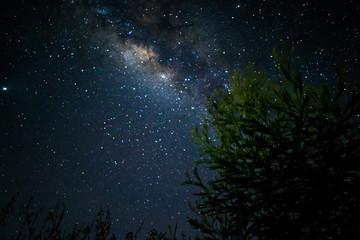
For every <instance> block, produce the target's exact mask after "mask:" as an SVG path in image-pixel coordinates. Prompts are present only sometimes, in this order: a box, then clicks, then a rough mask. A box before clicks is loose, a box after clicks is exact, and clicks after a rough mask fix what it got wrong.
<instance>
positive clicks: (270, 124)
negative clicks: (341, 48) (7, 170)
mask: <svg viewBox="0 0 360 240" xmlns="http://www.w3.org/2000/svg"><path fill="white" fill-rule="evenodd" d="M273 55H274V57H275V59H276V64H277V67H278V70H279V79H278V81H277V82H274V81H271V80H269V78H268V76H266V75H265V74H263V73H259V72H258V71H256V70H255V68H254V67H253V66H249V67H248V68H247V69H246V71H244V72H243V73H242V74H240V73H235V74H234V75H233V76H232V77H231V78H230V80H229V85H228V88H223V89H219V90H218V91H217V92H216V94H215V95H214V96H213V97H211V98H209V103H210V104H209V106H208V112H209V115H208V116H206V117H204V118H203V121H202V123H201V124H200V126H197V127H195V129H194V135H195V138H196V141H197V144H198V145H199V146H200V149H201V154H202V158H201V159H200V160H198V161H197V162H196V164H197V165H203V166H205V167H206V168H207V169H210V170H212V171H213V173H215V178H214V179H212V180H210V181H207V182H204V181H203V179H202V178H201V177H200V174H199V172H198V169H197V168H195V169H194V172H193V174H189V173H187V181H186V182H185V184H190V185H195V186H197V187H200V189H201V191H200V192H198V193H195V199H196V201H195V203H193V204H191V205H190V207H191V208H192V210H193V211H194V212H195V214H196V215H197V217H194V218H189V223H190V224H191V226H192V227H193V228H195V229H199V230H200V232H201V234H202V236H200V237H198V236H197V237H195V239H360V187H359V186H360V122H359V120H360V95H359V94H358V92H356V90H355V89H351V88H350V87H349V86H347V85H346V83H345V81H344V77H343V73H342V72H341V71H340V70H339V71H338V79H337V83H338V85H337V87H336V88H334V89H331V88H329V87H328V86H323V87H322V88H315V87H311V86H307V85H306V84H304V82H303V80H302V75H301V72H300V65H299V64H298V63H296V62H295V61H293V60H291V59H293V58H291V56H290V57H286V56H285V55H284V54H278V52H276V51H274V52H273ZM289 59H290V60H289ZM15 200H16V198H15V197H14V198H13V199H11V200H10V201H9V203H8V204H7V205H6V206H5V207H4V208H3V209H2V212H1V215H0V232H1V227H2V226H4V225H5V224H7V222H6V220H7V218H8V217H9V216H10V215H12V214H17V213H14V212H15V210H14V209H15V207H14V204H15ZM31 201H32V200H31V199H30V201H29V202H28V203H26V204H24V205H23V206H22V207H21V210H20V213H19V218H20V219H21V220H22V226H21V229H19V230H18V231H16V232H15V233H14V235H12V236H1V235H0V238H1V237H8V238H9V239H59V240H60V239H69V240H70V239H127V240H130V239H132V240H134V239H138V238H139V237H138V235H139V233H140V232H141V230H142V228H143V226H140V227H139V228H138V230H137V231H135V232H129V233H127V234H126V236H124V237H123V238H122V237H119V236H117V235H115V234H113V233H111V217H110V211H109V210H108V209H107V210H103V209H100V210H99V212H98V214H97V215H96V216H95V218H94V220H93V221H91V222H89V223H85V224H84V225H81V226H80V225H75V226H74V228H73V230H71V231H70V232H66V231H65V230H64V229H63V225H62V224H63V220H64V216H65V214H66V209H65V207H64V206H62V205H60V204H57V205H56V206H55V207H54V209H53V210H51V211H50V212H49V213H48V214H47V215H46V217H45V219H44V220H43V221H40V220H39V218H40V216H41V214H40V213H41V211H34V210H32V208H31V206H32V204H31V203H32V202H31ZM145 227H146V226H145ZM144 238H145V239H151V240H161V239H163V240H168V239H173V240H175V239H177V226H175V227H174V228H172V227H171V226H169V229H168V232H167V233H162V232H158V231H157V230H156V229H152V230H151V231H150V232H147V233H146V234H145V237H144ZM144 238H143V239H144ZM181 239H186V236H185V235H184V234H182V235H181ZM188 239H190V238H188Z"/></svg>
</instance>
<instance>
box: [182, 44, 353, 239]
mask: <svg viewBox="0 0 360 240" xmlns="http://www.w3.org/2000/svg"><path fill="white" fill-rule="evenodd" d="M273 56H274V57H275V59H276V61H277V67H278V70H279V73H280V75H279V81H278V83H275V82H274V81H270V80H269V79H268V76H266V75H265V74H262V73H259V72H257V71H256V70H255V69H254V67H253V66H250V67H249V68H248V69H247V70H246V71H245V72H244V73H243V74H239V73H236V74H234V75H233V76H232V77H231V78H230V82H229V87H228V89H227V88H225V89H220V90H218V92H217V93H216V95H215V96H214V97H212V98H211V99H210V105H209V106H208V112H209V116H208V117H204V119H203V121H202V123H201V125H200V126H198V127H196V128H195V129H194V134H195V136H196V140H197V143H198V144H199V146H200V148H201V153H202V158H201V159H200V160H199V161H197V164H200V165H204V166H206V167H207V168H208V169H211V170H214V171H215V173H216V177H215V178H214V179H213V180H211V181H209V182H207V183H204V182H203V181H202V179H201V177H200V176H199V174H198V171H197V169H195V171H194V173H193V174H192V175H190V174H188V181H187V183H188V184H192V185H195V186H198V187H200V188H201V191H200V192H199V193H196V194H195V196H196V202H195V203H194V204H193V205H192V208H193V210H194V212H195V213H197V215H198V217H197V218H192V219H190V220H189V223H190V224H191V225H192V226H193V227H194V228H197V229H200V230H201V232H202V234H203V238H204V239H360V187H359V186H360V180H359V179H360V178H359V177H360V122H359V119H360V115H359V114H360V101H359V100H360V99H359V97H360V95H359V94H358V92H356V91H355V90H354V89H353V90H352V89H350V87H349V86H346V83H345V81H344V78H343V73H342V72H341V71H340V70H339V71H338V75H337V78H338V79H337V84H338V85H337V87H336V88H335V89H331V88H329V87H328V86H323V87H322V88H315V87H311V86H307V85H305V84H304V82H303V80H302V75H301V72H300V70H299V69H300V63H297V62H296V61H295V60H290V61H289V60H288V59H289V57H286V56H285V55H284V54H278V52H276V51H274V52H273ZM290 59H294V58H291V57H290ZM345 91H346V92H345Z"/></svg>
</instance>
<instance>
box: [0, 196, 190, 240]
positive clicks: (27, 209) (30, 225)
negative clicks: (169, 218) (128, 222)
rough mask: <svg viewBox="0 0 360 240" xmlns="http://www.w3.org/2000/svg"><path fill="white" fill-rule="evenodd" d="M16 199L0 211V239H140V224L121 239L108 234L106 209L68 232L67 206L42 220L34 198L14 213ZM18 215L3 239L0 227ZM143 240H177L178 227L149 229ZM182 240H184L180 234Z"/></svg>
mask: <svg viewBox="0 0 360 240" xmlns="http://www.w3.org/2000/svg"><path fill="white" fill-rule="evenodd" d="M15 202H16V196H14V197H13V198H12V199H11V200H10V201H9V202H8V203H7V204H6V206H5V207H4V208H3V209H2V210H1V215H0V239H12V240H23V239H26V240H90V239H95V240H105V239H108V240H116V239H124V240H136V239H139V236H138V235H139V233H140V232H141V231H142V229H143V225H141V226H139V228H138V229H137V231H136V232H128V233H127V234H126V235H125V236H124V237H121V236H118V235H115V234H114V233H111V231H110V230H111V225H112V220H111V216H110V211H109V209H106V210H104V209H101V208H100V209H99V211H98V213H97V214H96V216H95V217H94V219H93V220H92V221H91V222H88V223H83V225H81V226H80V225H79V224H76V225H75V226H74V227H73V229H72V230H71V231H67V230H66V229H65V227H64V217H65V215H66V213H67V210H66V207H65V206H64V205H60V204H59V203H57V204H56V205H55V206H54V208H53V209H52V210H51V211H49V212H48V213H47V215H46V216H45V218H44V219H41V217H42V214H41V213H42V211H43V209H40V210H34V209H33V207H32V206H33V199H32V198H30V199H29V201H28V202H27V203H26V204H23V205H21V207H20V211H19V212H16V211H15V209H16V208H17V207H16V206H15ZM12 214H17V216H18V217H19V219H20V220H21V226H20V227H19V229H15V232H14V233H13V234H12V235H11V236H3V233H2V227H3V226H4V225H5V224H11V223H7V222H6V220H7V219H8V218H9V216H10V215H12ZM144 235H145V237H144V238H140V239H146V240H176V239H177V237H176V236H177V225H176V226H175V228H172V227H171V225H169V226H168V232H167V233H163V232H159V231H157V230H156V229H152V230H150V231H149V232H147V233H145V234H144ZM181 237H182V238H181V239H183V240H184V239H190V238H186V237H185V235H184V234H181Z"/></svg>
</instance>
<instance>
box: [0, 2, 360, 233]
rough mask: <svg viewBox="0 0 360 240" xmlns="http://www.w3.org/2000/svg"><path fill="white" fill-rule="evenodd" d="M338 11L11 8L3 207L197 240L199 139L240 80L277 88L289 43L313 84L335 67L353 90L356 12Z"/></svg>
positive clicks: (282, 6)
mask: <svg viewBox="0 0 360 240" xmlns="http://www.w3.org/2000/svg"><path fill="white" fill-rule="evenodd" d="M338 2H340V1H338ZM338 2H337V1H326V2H325V3H324V4H323V3H322V1H316V3H310V2H306V1H298V2H297V3H292V1H280V0H279V1H265V0H261V1H205V0H204V1H166V0H164V1H110V0H109V1H95V0H88V1H85V0H84V1H81V0H76V1H75V0H73V1H44V2H43V3H36V1H35V2H34V3H33V2H32V1H11V4H10V5H9V4H8V6H6V7H5V6H2V7H1V9H2V10H1V22H0V24H1V34H2V35H1V51H2V54H1V56H0V59H1V62H0V63H1V72H0V80H1V89H2V90H1V93H0V97H1V106H0V107H1V113H0V114H1V123H0V125H1V126H0V129H1V142H2V145H1V149H0V151H1V152H0V164H1V173H0V174H1V175H0V203H1V204H3V203H4V202H5V201H7V200H8V199H10V198H11V196H12V195H13V194H14V193H15V192H16V191H20V199H19V202H21V201H26V199H27V198H28V197H30V196H33V197H34V199H35V205H36V206H37V207H38V206H44V207H45V208H51V207H52V206H54V204H55V202H56V201H58V200H60V201H63V202H64V203H65V204H66V205H67V207H68V211H69V212H68V218H69V221H68V224H69V225H72V224H73V223H74V222H76V221H79V222H82V221H87V220H90V219H91V217H92V216H94V214H95V213H96V211H97V210H98V209H99V207H100V206H109V207H110V210H111V212H112V216H113V218H114V231H116V232H118V233H119V234H125V233H126V232H127V231H130V230H136V229H137V227H138V226H139V225H140V224H141V222H144V226H146V227H147V228H150V227H152V226H154V227H157V228H159V229H161V230H166V228H167V224H168V223H171V224H174V223H176V222H177V223H178V224H179V229H183V230H184V231H186V232H190V231H191V230H190V227H189V226H188V225H187V223H186V216H187V215H190V214H191V212H190V211H189V208H188V201H189V200H191V199H192V197H191V192H192V191H194V189H193V188H190V187H188V186H180V185H181V183H182V182H183V181H184V180H185V177H184V173H185V171H186V169H192V168H193V166H194V165H193V162H194V161H195V160H196V159H198V158H199V157H200V156H199V154H198V151H197V147H196V146H195V144H194V141H193V140H192V135H191V134H192V128H193V126H194V125H195V124H198V123H199V122H200V118H201V115H202V114H206V104H207V96H208V95H211V94H212V93H213V92H214V90H215V89H216V88H217V87H223V86H226V83H227V79H228V77H229V75H230V74H231V73H233V72H234V71H236V70H240V71H241V69H243V68H244V67H245V66H247V65H248V64H249V63H254V64H255V65H256V66H257V69H259V70H264V71H266V72H269V73H270V76H276V75H275V74H274V73H275V67H274V62H273V58H272V56H271V54H272V53H271V50H272V48H274V47H279V46H280V39H282V40H283V41H285V42H286V43H287V44H288V46H289V47H295V49H296V51H295V52H296V53H297V54H298V55H299V56H300V57H302V58H303V62H304V64H303V70H302V71H303V72H302V73H303V76H304V80H305V82H306V83H311V84H315V85H322V84H327V85H332V84H333V83H334V82H333V80H332V77H333V76H334V74H335V68H334V64H337V63H339V62H340V63H344V65H346V67H347V74H348V82H349V83H351V84H354V83H355V84H358V82H357V81H358V78H359V76H360V73H359V71H358V69H359V59H358V56H359V46H360V43H359V40H360V26H359V25H358V24H357V21H356V20H357V19H358V16H359V11H360V10H359V4H358V3H355V1H350V0H349V1H343V2H341V3H338ZM202 174H203V175H204V176H207V174H206V173H205V172H204V173H202ZM79 219H80V220H79ZM14 221H15V222H16V221H17V220H16V219H15V220H14ZM145 230H148V229H145Z"/></svg>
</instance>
